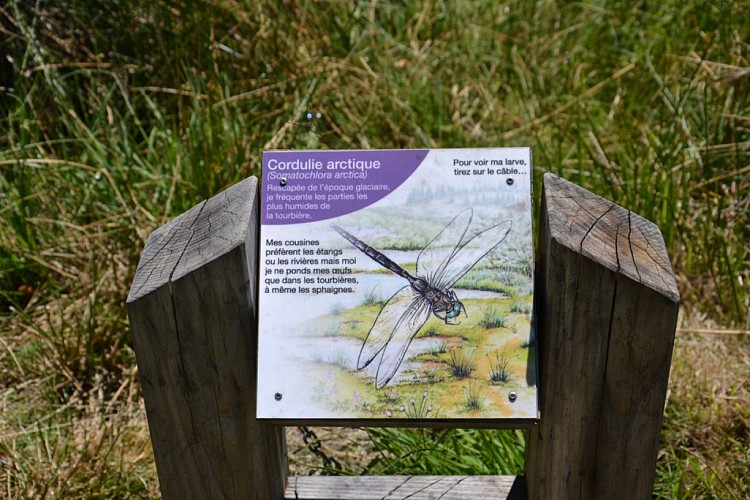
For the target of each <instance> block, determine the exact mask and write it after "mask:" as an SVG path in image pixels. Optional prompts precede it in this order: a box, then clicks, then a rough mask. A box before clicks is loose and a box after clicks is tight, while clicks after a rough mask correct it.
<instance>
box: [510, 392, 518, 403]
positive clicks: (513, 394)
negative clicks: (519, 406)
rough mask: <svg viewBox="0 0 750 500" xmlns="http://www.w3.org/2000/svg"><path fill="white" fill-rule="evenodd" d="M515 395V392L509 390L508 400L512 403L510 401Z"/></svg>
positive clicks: (514, 398)
mask: <svg viewBox="0 0 750 500" xmlns="http://www.w3.org/2000/svg"><path fill="white" fill-rule="evenodd" d="M516 397H517V396H516V393H515V392H511V393H510V394H508V401H510V402H511V403H512V402H514V401H515V400H516Z"/></svg>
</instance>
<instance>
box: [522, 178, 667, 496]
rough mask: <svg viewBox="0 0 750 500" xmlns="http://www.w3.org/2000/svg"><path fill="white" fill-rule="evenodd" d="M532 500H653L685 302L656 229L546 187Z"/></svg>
mask: <svg viewBox="0 0 750 500" xmlns="http://www.w3.org/2000/svg"><path fill="white" fill-rule="evenodd" d="M535 300H536V302H535V309H536V311H537V331H538V343H539V364H540V371H539V394H540V411H541V420H540V423H539V425H538V427H537V428H536V429H534V430H532V431H530V432H529V439H528V447H527V458H526V477H527V483H528V490H529V498H539V499H547V498H584V499H586V498H594V499H595V498H607V499H617V498H627V499H632V498H650V497H651V495H652V493H651V490H652V488H653V480H654V475H655V468H656V454H657V451H658V440H659V430H660V426H661V419H662V411H663V407H664V399H665V396H666V387H667V380H668V376H669V366H670V360H671V354H672V345H673V342H674V332H675V327H676V323H677V312H678V307H679V293H678V291H677V287H676V284H675V280H674V276H673V273H672V269H671V265H670V263H669V258H668V256H667V252H666V249H665V246H664V242H663V239H662V237H661V233H660V231H659V229H658V228H657V227H656V226H655V225H654V224H652V223H651V222H649V221H647V220H645V219H643V218H642V217H639V216H637V215H635V214H633V213H632V212H630V211H628V210H626V209H624V208H622V207H619V206H617V205H614V204H613V203H612V202H609V201H607V200H605V199H603V198H600V197H599V196H596V195H594V194H592V193H590V192H588V191H586V190H584V189H582V188H580V187H577V186H575V185H574V184H571V183H569V182H567V181H565V180H563V179H561V178H559V177H556V176H554V175H551V174H546V175H545V176H544V188H543V192H542V211H541V215H540V232H539V248H538V257H537V283H536V297H535Z"/></svg>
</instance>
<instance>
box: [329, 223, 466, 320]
mask: <svg viewBox="0 0 750 500" xmlns="http://www.w3.org/2000/svg"><path fill="white" fill-rule="evenodd" d="M331 227H332V228H333V229H334V230H335V231H336V232H337V233H339V234H340V235H341V236H343V237H344V238H345V239H346V240H347V241H349V243H351V244H352V245H354V246H355V247H356V248H357V249H358V250H360V251H361V252H362V253H364V254H365V255H367V256H368V257H370V258H371V259H372V260H374V261H375V262H377V263H378V264H380V265H381V266H383V267H385V268H386V269H388V270H390V271H393V272H394V273H396V274H398V275H399V276H401V277H402V278H406V279H407V280H408V281H409V285H410V286H411V288H412V289H413V290H414V292H415V293H418V294H419V295H421V296H423V297H424V298H425V299H426V300H427V301H428V302H429V303H430V309H431V311H432V313H433V314H434V315H435V316H437V317H438V318H440V319H442V320H443V321H445V322H446V323H450V321H449V320H452V319H453V318H455V317H457V316H458V315H459V314H461V311H462V310H463V311H464V312H465V311H466V309H465V308H464V305H463V303H462V302H461V301H460V300H458V297H457V296H456V293H455V292H454V291H453V290H448V289H444V290H440V289H438V288H436V287H434V286H432V285H430V284H429V283H427V281H426V280H425V279H424V278H418V277H415V276H412V275H411V274H410V273H409V271H407V270H406V269H404V268H403V267H401V266H399V265H398V264H396V263H395V262H393V261H392V260H391V259H389V258H388V257H387V256H386V255H385V254H383V253H382V252H379V251H378V250H375V249H374V248H373V247H371V246H370V245H368V244H367V243H365V242H364V241H362V240H360V239H359V238H357V237H356V236H354V235H353V234H351V233H349V232H348V231H346V230H345V229H343V228H341V227H339V226H337V225H335V224H331Z"/></svg>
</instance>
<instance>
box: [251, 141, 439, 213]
mask: <svg viewBox="0 0 750 500" xmlns="http://www.w3.org/2000/svg"><path fill="white" fill-rule="evenodd" d="M428 152H429V150H427V149H405V150H391V149H389V150H353V151H269V152H265V153H263V170H262V175H261V179H262V182H261V207H260V214H261V224H271V225H281V224H301V223H306V222H316V221H321V220H326V219H332V218H334V217H338V216H340V215H345V214H348V213H351V212H354V211H357V210H359V209H361V208H364V207H366V206H369V205H372V204H373V203H375V202H377V201H378V200H381V199H382V198H384V197H386V196H388V194H390V193H391V192H393V191H395V190H396V189H397V188H398V187H399V186H400V185H401V184H403V183H404V181H406V179H408V178H409V176H411V175H412V174H413V173H414V172H415V171H416V170H417V168H419V165H420V164H421V163H422V161H423V160H424V159H425V157H426V156H427V153H428Z"/></svg>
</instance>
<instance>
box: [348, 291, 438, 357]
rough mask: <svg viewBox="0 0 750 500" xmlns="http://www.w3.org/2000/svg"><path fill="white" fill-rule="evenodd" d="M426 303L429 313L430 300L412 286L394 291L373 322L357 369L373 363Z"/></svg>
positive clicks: (360, 354)
mask: <svg viewBox="0 0 750 500" xmlns="http://www.w3.org/2000/svg"><path fill="white" fill-rule="evenodd" d="M424 304H427V307H428V313H429V302H427V300H425V299H424V298H423V297H422V296H421V295H419V294H417V293H416V292H415V291H414V290H413V289H412V287H411V286H408V285H407V286H405V287H403V288H402V289H400V290H399V291H398V292H396V293H394V294H393V296H392V297H391V298H390V299H388V302H386V303H385V305H384V306H383V308H382V309H381V310H380V312H379V313H378V317H377V318H375V323H373V325H372V328H370V332H369V333H368V334H367V338H366V339H365V342H364V343H363V344H362V349H361V350H360V351H359V358H358V359H357V369H358V370H361V369H363V368H365V367H366V366H367V365H369V364H370V363H372V360H373V359H375V357H376V356H377V355H378V354H379V353H380V352H381V351H382V350H383V349H384V348H385V347H386V345H387V344H388V343H389V342H390V340H391V339H392V338H393V337H394V335H395V333H396V332H397V331H398V330H400V329H401V328H404V327H406V326H407V325H408V324H409V322H410V321H411V318H412V317H413V314H414V313H415V311H417V310H419V309H420V308H421V307H424ZM426 319H427V318H425V321H426ZM422 323H424V321H423V322H422ZM421 326H422V324H420V325H418V326H417V330H418V329H419V328H420V327H421ZM415 332H416V330H415Z"/></svg>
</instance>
